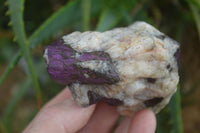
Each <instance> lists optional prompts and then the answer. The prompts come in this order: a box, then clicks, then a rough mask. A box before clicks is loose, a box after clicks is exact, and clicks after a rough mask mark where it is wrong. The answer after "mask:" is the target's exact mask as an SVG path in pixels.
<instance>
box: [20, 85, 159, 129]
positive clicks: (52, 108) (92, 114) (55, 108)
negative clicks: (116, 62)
mask: <svg viewBox="0 0 200 133" xmlns="http://www.w3.org/2000/svg"><path fill="white" fill-rule="evenodd" d="M119 117H120V115H119V114H118V113H117V111H116V107H112V106H109V105H107V104H105V103H102V102H99V103H98V104H96V105H92V106H89V107H87V108H81V107H79V106H78V105H76V103H75V102H74V101H73V99H72V97H71V93H70V91H69V90H68V88H65V89H64V90H63V91H62V92H61V93H59V94H58V95H57V96H56V97H55V98H53V99H52V100H51V101H49V102H48V103H47V104H46V105H45V106H44V107H43V108H42V109H41V111H40V112H39V113H38V114H37V115H36V117H35V118H34V119H33V120H32V122H31V123H30V124H29V125H28V126H27V128H26V129H25V130H24V131H23V133H36V132H37V133H74V132H77V133H94V132H95V133H110V132H111V131H112V130H113V128H114V127H115V125H116V123H117V121H118V118H119ZM155 128H156V119H155V115H154V113H153V112H152V111H151V110H148V109H145V110H142V111H139V112H138V113H136V114H135V115H134V116H133V117H124V118H123V120H122V121H121V123H120V124H119V125H118V127H117V128H116V130H115V133H154V132H155Z"/></svg>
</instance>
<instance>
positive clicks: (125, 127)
mask: <svg viewBox="0 0 200 133" xmlns="http://www.w3.org/2000/svg"><path fill="white" fill-rule="evenodd" d="M155 128H156V119H155V115H154V113H153V112H152V111H151V110H148V109H145V110H142V111H139V112H137V113H136V114H135V115H134V116H133V117H132V118H131V117H124V118H123V120H122V122H121V123H120V125H119V126H118V128H117V129H116V132H115V133H154V132H155Z"/></svg>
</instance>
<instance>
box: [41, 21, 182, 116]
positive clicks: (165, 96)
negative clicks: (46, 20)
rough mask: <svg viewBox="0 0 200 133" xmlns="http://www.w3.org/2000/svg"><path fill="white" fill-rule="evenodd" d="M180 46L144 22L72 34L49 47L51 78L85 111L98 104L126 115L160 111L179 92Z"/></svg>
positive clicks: (48, 63) (46, 54)
mask: <svg viewBox="0 0 200 133" xmlns="http://www.w3.org/2000/svg"><path fill="white" fill-rule="evenodd" d="M179 56H180V50H179V44H178V43H177V42H176V41H174V40H172V39H171V38H169V37H168V36H166V35H165V34H163V33H161V32H160V31H158V30H157V29H155V28H154V27H152V26H151V25H149V24H147V23H145V22H135V23H134V24H132V25H130V26H129V27H125V28H116V29H113V30H110V31H106V32H94V31H88V32H83V33H81V32H73V33H71V34H69V35H66V36H63V38H62V39H61V40H58V41H57V42H55V43H53V44H51V45H48V46H46V47H45V49H44V58H45V61H46V63H47V70H48V73H49V74H50V76H51V77H52V78H53V79H54V80H55V81H57V82H58V83H60V84H64V85H69V89H70V91H71V93H72V96H73V98H74V100H75V101H76V102H77V104H78V105H80V106H82V107H86V106H89V105H91V104H95V103H97V102H98V101H99V100H101V101H103V102H106V103H108V104H110V105H114V106H117V109H118V111H119V113H120V114H122V115H131V114H134V113H135V112H137V111H139V110H141V109H144V108H151V109H152V110H153V111H154V112H155V113H157V112H159V111H160V110H161V109H162V108H163V107H164V106H165V105H166V104H167V103H168V102H169V100H170V98H171V96H172V95H173V94H174V93H175V92H176V88H177V84H178V81H179V76H178V62H179V61H178V60H179Z"/></svg>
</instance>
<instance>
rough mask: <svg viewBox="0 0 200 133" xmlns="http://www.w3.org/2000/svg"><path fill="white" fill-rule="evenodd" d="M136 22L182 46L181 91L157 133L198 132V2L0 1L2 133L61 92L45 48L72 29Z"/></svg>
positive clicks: (23, 121) (19, 126) (20, 124)
mask: <svg viewBox="0 0 200 133" xmlns="http://www.w3.org/2000/svg"><path fill="white" fill-rule="evenodd" d="M137 20H140V21H145V22H147V23H150V24H152V25H153V26H155V27H156V28H158V29H159V30H160V31H162V32H164V33H165V34H167V35H169V36H170V37H171V38H173V39H175V40H177V41H178V42H179V43H180V44H181V59H180V72H179V74H180V84H179V86H178V88H179V89H178V91H177V93H176V94H175V95H174V97H173V98H172V100H171V101H170V104H169V105H168V106H167V107H165V109H164V110H162V111H161V112H160V113H159V114H158V115H157V121H158V125H157V131H156V132H157V133H165V132H166V133H169V132H170V133H181V132H185V133H199V132H200V103H199V101H200V1H199V0H159V1H158V0H66V1H65V0H34V1H33V0H26V1H25V3H23V2H22V1H20V0H17V1H14V0H8V1H6V0H0V132H2V133H4V132H5V133H10V132H15V133H17V132H21V131H22V130H23V129H24V128H25V127H26V126H27V124H28V123H29V122H30V120H31V119H32V118H33V117H34V116H35V114H36V113H37V112H38V110H39V107H40V106H41V105H43V104H44V103H46V102H47V101H48V100H49V99H50V98H52V97H53V96H55V95H56V94H57V93H58V92H59V91H61V90H62V89H63V88H64V86H61V85H58V84H57V83H55V82H54V81H53V80H52V79H51V78H50V77H49V75H48V73H47V71H46V66H45V62H44V60H43V58H42V54H43V47H44V46H45V45H47V44H50V43H52V42H54V41H55V40H57V39H60V38H61V37H62V36H63V35H65V34H68V33H71V32H73V31H87V30H97V31H105V30H109V29H112V28H114V27H122V26H127V25H130V24H132V23H133V22H134V21H137ZM13 29H14V30H13ZM29 48H30V49H29ZM24 57H25V58H24Z"/></svg>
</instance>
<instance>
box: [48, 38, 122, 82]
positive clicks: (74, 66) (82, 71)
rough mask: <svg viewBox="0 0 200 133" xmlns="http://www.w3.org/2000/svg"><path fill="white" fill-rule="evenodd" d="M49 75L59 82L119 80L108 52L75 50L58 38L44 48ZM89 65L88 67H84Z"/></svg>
mask: <svg viewBox="0 0 200 133" xmlns="http://www.w3.org/2000/svg"><path fill="white" fill-rule="evenodd" d="M44 58H45V61H46V63H47V70H48V73H49V74H50V76H51V77H52V78H53V79H54V80H55V81H57V82H58V83H60V84H63V85H68V84H71V83H73V82H79V83H81V84H112V83H116V82H118V81H119V75H118V73H117V69H116V68H115V66H114V65H113V63H112V60H111V58H110V56H109V54H107V53H105V52H103V51H95V52H82V53H80V52H77V51H76V50H74V49H73V48H71V47H70V45H65V44H64V43H63V41H62V40H59V41H57V42H55V43H53V44H52V45H48V46H46V47H45V48H44ZM86 65H89V66H88V67H84V66H86Z"/></svg>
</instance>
